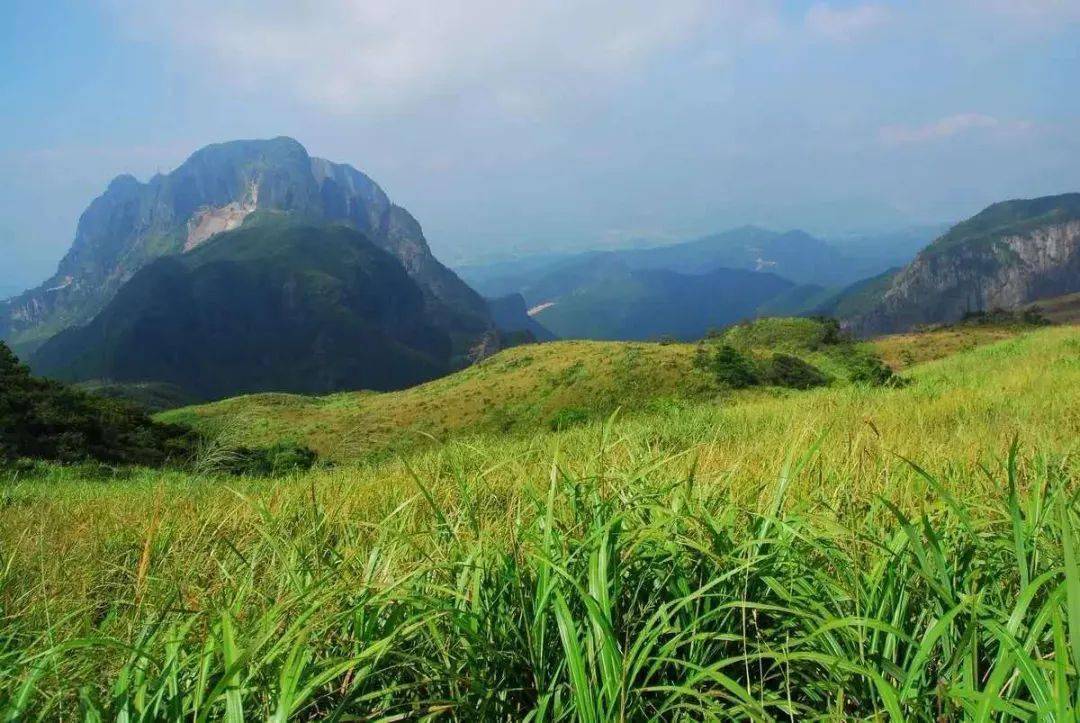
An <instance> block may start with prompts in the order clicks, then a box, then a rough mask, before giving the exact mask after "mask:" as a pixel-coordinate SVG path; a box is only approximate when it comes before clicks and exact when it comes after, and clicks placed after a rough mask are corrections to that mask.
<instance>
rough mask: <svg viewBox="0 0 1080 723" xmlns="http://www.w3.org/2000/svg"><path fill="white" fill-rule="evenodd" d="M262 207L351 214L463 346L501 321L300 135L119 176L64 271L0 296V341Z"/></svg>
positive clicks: (23, 345)
mask: <svg viewBox="0 0 1080 723" xmlns="http://www.w3.org/2000/svg"><path fill="white" fill-rule="evenodd" d="M257 211H273V212H279V213H285V214H288V215H290V216H293V217H296V218H304V219H308V220H310V221H312V222H313V223H342V224H345V225H348V226H351V227H352V228H354V229H356V230H357V231H359V232H360V233H362V234H364V235H365V236H366V237H367V238H368V239H369V240H370V241H371V242H372V243H374V244H375V245H376V246H378V247H379V248H381V249H383V250H385V251H387V252H389V253H391V254H392V255H393V256H395V257H396V258H397V259H398V261H399V262H400V263H401V264H402V265H403V267H404V269H405V271H406V273H407V274H408V275H409V277H410V278H412V279H413V280H414V281H415V282H416V283H417V284H418V285H419V287H420V289H421V291H422V293H423V296H424V303H425V308H426V312H427V313H428V314H429V315H430V316H431V318H432V319H433V321H435V322H436V323H438V324H439V325H440V326H442V327H443V328H444V329H445V330H446V331H447V333H449V335H450V337H451V340H452V342H453V349H454V355H455V356H456V357H457V358H459V359H462V360H463V359H465V357H466V356H467V354H468V352H469V350H470V348H472V347H473V346H474V345H476V344H477V343H479V342H481V341H482V340H483V338H484V336H485V335H486V334H488V333H489V332H490V330H491V329H492V324H491V318H490V315H489V313H488V309H487V305H486V304H485V303H484V300H483V299H482V298H481V297H480V296H479V295H478V294H477V293H476V292H474V291H473V290H472V289H471V288H469V286H468V285H466V284H465V283H464V282H462V281H461V280H460V279H459V278H458V277H457V276H456V275H455V274H454V273H453V272H451V271H450V270H449V269H447V268H446V267H445V266H443V265H442V264H441V263H439V262H438V260H436V259H435V257H434V256H432V254H431V251H430V249H429V248H428V245H427V241H426V240H425V239H424V235H423V232H422V231H421V228H420V224H419V223H417V222H416V220H415V219H414V218H413V217H412V216H411V215H410V214H409V212H408V211H406V210H405V209H403V208H401V207H400V206H396V205H394V204H393V203H391V201H390V200H389V199H388V198H387V196H386V194H385V193H384V192H383V191H382V189H381V188H379V186H378V185H377V184H376V183H375V182H374V181H372V180H371V179H370V178H368V177H367V176H366V175H364V174H363V173H361V172H360V171H357V170H356V169H355V168H352V167H351V166H348V165H344V164H338V163H332V162H330V161H327V160H324V159H321V158H313V157H311V156H309V155H308V153H307V151H306V150H305V149H304V147H303V146H302V145H300V144H299V143H298V142H296V141H295V140H293V139H291V138H274V139H271V140H254V141H232V142H229V143H219V144H215V145H211V146H207V147H206V148H203V149H201V150H199V151H197V152H195V153H194V154H192V156H191V157H190V158H188V160H187V161H185V162H184V163H183V164H182V165H181V166H180V167H179V168H177V169H176V170H175V171H173V172H171V173H168V174H164V175H162V174H159V175H157V176H154V177H153V178H152V179H150V181H149V182H147V183H140V182H139V181H137V180H136V179H134V178H133V177H131V176H120V177H118V178H116V179H115V180H113V181H112V183H110V184H109V187H108V189H107V190H106V191H105V193H104V194H102V195H101V196H99V197H98V198H97V199H95V200H94V201H93V203H91V204H90V206H89V208H87V209H86V211H85V212H84V213H83V214H82V217H81V218H80V219H79V224H78V228H77V230H76V233H75V241H74V243H73V244H72V247H71V250H70V251H69V252H68V253H67V255H66V256H65V257H64V259H63V260H62V261H61V262H60V266H59V268H58V270H57V272H56V274H55V275H54V276H53V277H52V278H50V279H49V280H47V281H46V282H45V283H44V284H42V285H41V286H39V287H38V288H36V289H34V290H32V291H28V292H26V293H24V294H22V295H21V296H18V297H16V298H15V299H13V300H10V301H8V302H7V303H4V304H0V338H4V339H6V340H8V341H9V342H10V343H11V345H12V347H13V348H15V349H16V350H17V351H20V352H22V353H24V354H25V353H26V352H28V351H32V350H33V349H35V348H36V347H37V346H39V345H41V344H42V343H43V342H44V341H45V340H47V339H48V338H49V337H51V336H53V335H54V334H56V333H57V332H60V331H62V330H64V329H67V328H69V327H72V326H77V325H81V324H85V323H87V322H89V321H90V320H91V319H92V318H94V316H95V315H96V314H97V313H98V312H100V311H101V310H102V309H103V308H105V306H106V304H108V302H109V301H110V300H111V299H112V298H113V297H114V296H116V294H117V293H118V292H119V290H120V288H121V287H122V286H123V285H124V284H125V283H126V282H127V281H128V280H129V279H131V278H132V277H133V276H134V275H135V273H136V272H138V271H139V270H140V269H142V268H143V267H145V266H146V265H147V264H149V263H150V262H151V261H153V260H155V259H157V258H161V257H163V256H168V255H175V254H183V253H187V252H190V251H192V250H194V249H197V248H198V247H199V246H200V245H202V244H204V243H205V242H206V241H207V240H208V239H210V238H211V237H212V236H214V235H215V234H217V233H220V232H223V231H228V230H232V229H235V228H239V227H240V226H242V225H244V224H245V223H246V222H247V220H248V218H249V217H250V216H251V215H252V214H254V213H256V212H257Z"/></svg>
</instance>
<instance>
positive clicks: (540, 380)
mask: <svg viewBox="0 0 1080 723" xmlns="http://www.w3.org/2000/svg"><path fill="white" fill-rule="evenodd" d="M693 359H694V346H693V345H689V344H670V345H659V344H647V343H621V342H590V341H564V342H552V343H547V344H531V345H526V346H521V347H515V348H512V349H508V350H506V351H504V352H501V353H500V354H497V355H496V356H494V357H491V358H489V359H486V360H484V361H483V362H481V363H479V364H476V365H473V366H471V367H469V368H467V369H465V370H463V371H460V372H457V373H456V374H452V375H450V376H447V377H444V378H442V379H437V380H435V381H432V382H428V383H427V384H422V385H420V386H417V387H413V388H411V389H406V390H404V391H400V392H387V393H381V394H380V393H373V392H345V393H341V394H331V395H327V396H322V397H309V396H301V395H288V394H257V395H250V396H245V397H236V398H233V399H227V400H225V401H222V402H217V403H213V404H207V405H202V406H197V407H189V408H184V409H179V410H174V411H170V412H167V413H165V414H163V415H160V418H161V419H162V420H168V421H172V422H179V423H184V424H189V425H192V426H195V427H198V428H202V429H209V430H216V429H218V428H221V427H226V428H228V429H230V430H234V431H235V432H236V433H237V434H238V438H239V439H238V441H241V442H244V443H248V444H255V445H262V444H267V443H269V442H272V441H275V440H278V439H282V438H287V439H291V440H294V441H297V442H302V443H304V444H307V445H309V446H311V447H312V448H313V449H315V450H316V451H318V452H319V453H320V454H321V455H323V456H325V457H328V458H330V459H334V460H338V461H342V460H354V459H357V458H361V457H364V456H368V455H370V454H372V453H380V454H385V453H386V451H387V450H402V449H411V448H414V447H416V446H418V445H430V444H432V443H436V442H439V441H443V440H446V439H449V438H453V437H458V436H460V435H462V434H474V433H477V432H498V433H514V434H532V433H533V432H535V431H536V430H538V429H544V428H547V427H548V426H549V424H550V422H551V421H552V420H553V419H555V418H556V417H557V416H558V415H559V414H560V413H561V412H563V411H564V410H567V409H583V410H588V412H589V413H590V414H591V415H592V417H593V418H594V419H600V418H602V417H604V416H606V415H607V414H610V413H611V412H612V411H614V410H615V409H616V408H618V407H620V406H625V407H628V408H634V409H637V408H639V407H640V406H642V405H644V406H646V407H653V408H655V407H656V406H657V405H660V406H663V405H665V404H670V403H678V401H679V400H682V401H684V402H685V401H688V400H700V399H704V398H708V397H711V396H713V395H715V394H716V392H717V390H716V388H715V385H714V384H712V383H711V382H710V380H709V378H708V376H707V375H706V374H704V373H702V372H701V371H699V370H696V369H695V368H694V365H693Z"/></svg>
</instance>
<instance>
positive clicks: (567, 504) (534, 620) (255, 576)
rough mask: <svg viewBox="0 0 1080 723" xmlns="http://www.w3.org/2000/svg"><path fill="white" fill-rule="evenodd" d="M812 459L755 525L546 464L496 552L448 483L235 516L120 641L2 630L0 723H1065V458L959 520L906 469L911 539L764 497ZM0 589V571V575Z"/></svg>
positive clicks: (1069, 557)
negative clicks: (208, 573)
mask: <svg viewBox="0 0 1080 723" xmlns="http://www.w3.org/2000/svg"><path fill="white" fill-rule="evenodd" d="M608 444H609V443H605V445H603V446H601V452H603V451H604V449H606V448H607V446H608ZM816 453H817V452H816V449H815V448H814V447H813V446H812V447H811V448H810V449H809V450H808V451H807V452H806V453H805V454H803V455H802V456H801V457H800V458H799V459H789V460H788V461H787V462H786V463H784V464H783V466H782V468H781V471H780V474H779V477H778V479H776V480H768V481H766V480H763V484H766V485H767V487H768V488H769V490H770V501H769V502H768V504H767V505H765V507H764V509H761V510H758V511H753V510H749V509H745V508H740V507H737V506H734V505H732V504H731V503H730V500H729V499H728V498H727V496H726V495H723V494H720V493H719V492H718V489H719V488H717V487H716V486H713V485H703V484H699V483H698V482H697V481H696V480H695V477H694V475H693V474H692V473H691V474H688V475H685V476H684V477H682V478H681V479H673V480H670V481H669V482H666V483H665V482H658V481H657V480H656V479H655V477H654V476H653V475H652V474H651V473H650V466H649V465H644V466H639V467H638V468H637V469H636V470H633V471H628V472H623V473H617V474H613V473H612V471H611V470H610V469H606V468H605V467H603V466H602V463H601V462H600V461H599V460H597V465H598V466H597V468H596V472H595V473H593V474H574V473H571V472H569V471H568V470H567V469H565V468H563V467H562V466H561V465H559V464H555V465H553V466H552V468H551V471H550V476H549V478H548V482H547V483H546V489H543V490H541V491H538V492H537V493H536V494H532V495H523V496H521V497H520V498H519V501H518V503H517V504H516V506H515V508H514V509H512V510H509V511H508V513H507V514H508V515H509V519H511V520H512V524H510V525H509V526H505V527H500V528H499V529H495V528H492V527H491V526H489V525H487V524H485V523H484V522H483V521H482V520H483V519H490V517H491V510H490V509H486V508H485V507H486V505H485V502H484V501H483V500H482V499H481V498H482V490H481V489H479V488H477V487H476V486H474V482H475V481H474V480H470V479H469V478H467V477H460V478H458V479H456V480H454V482H455V483H456V484H457V485H459V493H458V495H457V496H456V502H455V503H449V502H448V501H446V500H443V499H441V498H440V495H437V494H436V493H434V492H433V491H432V490H430V489H429V488H428V487H427V486H425V484H424V482H423V480H422V479H420V478H419V477H418V478H417V479H416V480H415V481H414V483H415V485H416V494H415V495H413V496H412V497H410V498H409V499H408V500H407V501H406V502H405V503H403V504H401V505H400V506H398V507H397V508H396V509H394V510H391V511H389V513H388V514H387V515H386V516H385V517H384V518H383V519H381V520H378V521H368V520H359V519H355V518H346V519H340V518H339V519H335V518H334V517H333V516H332V515H330V514H328V513H327V511H326V510H324V509H323V505H324V504H325V503H326V500H320V499H318V497H314V498H308V499H304V498H303V497H302V496H298V497H295V498H293V499H291V500H289V501H288V502H287V503H285V504H280V505H272V504H268V503H266V502H263V501H257V500H246V501H242V503H243V504H247V505H251V506H252V508H253V510H254V511H255V512H256V513H257V514H258V516H259V519H258V522H257V523H256V524H255V525H254V538H253V539H250V540H248V541H247V542H246V543H245V544H244V547H243V549H241V548H240V547H238V546H237V545H236V544H235V543H234V542H233V541H232V540H230V539H228V538H227V537H225V538H218V536H217V532H216V531H215V530H201V531H199V532H197V533H196V534H198V535H201V536H203V540H202V541H201V542H202V544H206V545H208V546H211V547H214V548H215V553H214V554H213V555H210V556H209V557H208V558H207V559H206V560H204V562H210V561H212V564H215V565H217V566H218V567H219V570H218V571H217V573H216V574H217V575H218V576H220V579H221V580H223V581H225V582H226V583H227V584H223V585H219V586H217V587H213V588H205V589H204V590H203V592H204V593H205V597H201V598H196V599H185V597H184V595H183V594H182V591H180V590H177V591H175V593H174V595H173V596H172V597H171V599H167V600H164V601H162V603H161V604H156V605H153V606H150V605H145V604H143V603H142V602H141V601H140V599H139V596H138V593H137V589H138V587H137V585H138V581H136V587H135V588H134V590H135V592H133V593H132V596H131V597H130V598H129V599H128V600H126V606H125V608H124V612H123V613H122V614H123V616H124V617H125V618H126V619H127V620H128V621H130V623H131V627H130V634H128V635H116V634H114V635H102V634H97V633H94V632H92V631H91V632H89V633H88V634H84V635H81V636H77V637H70V638H68V639H64V640H60V639H57V634H56V631H59V630H62V629H63V628H64V622H65V621H63V620H61V619H53V618H47V620H46V623H47V624H46V625H45V626H41V625H40V624H32V621H31V620H30V619H26V620H24V619H22V618H21V617H20V616H19V615H18V614H17V612H16V613H14V614H13V613H12V612H7V613H6V615H5V624H4V626H3V632H2V633H0V635H2V637H0V681H2V682H0V690H2V693H0V709H3V710H4V711H5V714H6V715H7V717H8V718H9V719H19V718H21V717H26V718H35V717H36V718H41V719H57V718H61V717H62V718H66V719H71V718H83V719H87V720H114V719H115V720H217V719H226V720H242V719H245V718H247V719H269V720H291V719H330V720H357V719H360V720H369V719H400V718H417V717H426V716H433V717H439V716H442V717H449V718H455V719H464V720H480V719H513V720H519V719H529V720H585V721H608V720H642V719H678V720H700V719H717V718H719V719H731V718H736V719H752V720H785V719H786V720H794V719H798V720H803V719H806V718H814V717H826V718H891V719H923V720H930V719H954V718H959V717H965V718H972V719H978V720H988V719H994V720H998V719H1003V718H1020V719H1041V720H1050V719H1054V720H1071V719H1072V718H1071V717H1072V715H1073V711H1074V709H1075V705H1076V703H1077V696H1078V695H1080V678H1078V675H1077V671H1078V669H1080V567H1078V564H1080V563H1078V560H1077V553H1078V550H1080V539H1078V538H1077V535H1076V529H1077V525H1078V524H1080V520H1078V516H1077V511H1076V507H1075V500H1074V498H1073V485H1072V482H1074V481H1075V479H1074V478H1073V475H1074V473H1075V469H1074V468H1071V467H1070V462H1069V460H1066V459H1062V458H1054V457H1051V456H1039V455H1024V454H1022V453H1021V452H1020V451H1019V450H1018V448H1017V447H1016V446H1014V447H1012V448H1011V449H1010V450H1009V451H1008V454H1007V455H1006V457H1005V459H1004V460H1003V461H1002V463H1001V465H1000V466H999V467H998V468H997V469H993V470H987V471H986V474H987V475H989V476H990V477H991V478H992V480H993V482H994V485H995V486H996V487H998V488H999V489H1000V490H1002V494H1001V495H1000V496H999V498H997V499H995V500H987V501H986V504H984V505H981V506H979V507H978V508H973V507H972V506H970V505H967V504H961V503H960V502H959V501H957V500H956V499H954V498H953V497H952V496H951V495H949V493H948V492H947V491H946V489H945V487H944V486H943V485H942V484H940V483H939V482H938V480H937V478H936V477H934V476H933V475H932V474H930V473H929V472H923V471H922V470H918V469H916V470H914V472H915V474H918V475H920V476H923V478H924V479H925V481H926V482H927V484H928V485H929V487H930V488H931V489H934V490H937V493H936V494H937V495H938V497H937V501H939V502H940V503H941V504H940V505H938V506H935V507H934V511H933V512H932V513H928V514H924V515H921V516H919V517H915V518H909V517H908V516H907V515H905V513H904V512H902V511H901V510H900V509H899V508H897V507H895V506H894V505H892V504H891V503H889V502H886V501H882V502H881V503H880V505H879V506H877V507H876V508H875V509H871V510H867V512H866V513H865V514H864V515H863V516H862V518H861V520H860V519H854V520H853V521H852V522H851V523H850V524H840V523H839V522H838V521H836V520H835V519H833V520H829V519H828V518H822V517H821V516H819V515H812V514H808V513H807V512H806V511H803V510H800V505H799V504H798V503H797V501H793V500H789V499H787V498H786V495H787V491H788V490H789V489H790V482H791V481H793V480H796V479H798V478H799V477H800V476H802V475H804V474H806V472H807V470H808V469H809V468H810V466H811V464H812V462H813V460H814V457H815V455H816ZM600 456H602V454H601V455H600ZM662 461H664V460H657V461H656V462H662ZM882 514H884V515H885V518H886V519H888V520H889V522H888V523H887V524H882V523H881V519H882V517H881V516H882ZM159 529H160V528H159V526H158V525H157V524H156V523H155V524H151V525H148V527H147V530H148V532H147V535H148V537H147V540H146V541H145V546H146V547H147V548H148V549H150V550H152V551H153V550H154V549H155V548H160V547H161V546H162V545H167V544H168V541H167V540H161V539H153V536H154V535H156V534H158V530H159ZM215 538H217V539H215ZM151 554H154V553H153V552H152V553H151ZM157 554H161V551H160V550H158V553H157ZM139 567H140V566H136V569H139ZM0 570H3V571H4V574H5V575H10V574H11V570H12V566H11V562H10V559H9V560H6V561H5V564H4V565H2V566H0ZM193 572H194V571H193ZM17 583H18V581H17V580H12V579H11V578H10V577H7V576H5V577H0V589H2V590H3V594H4V600H5V608H6V610H9V611H13V610H17V606H18V596H19V592H20V591H19V590H18V589H17V586H16V584H17ZM13 588H14V589H13ZM92 612H93V611H87V610H73V611H68V612H67V613H66V614H67V615H73V616H84V615H87V614H92ZM58 614H59V613H58ZM106 614H108V613H106ZM112 614H116V613H115V612H114V613H112ZM99 615H100V613H99ZM102 622H103V621H102V620H99V621H97V623H96V624H95V625H91V628H93V627H108V626H103V625H102Z"/></svg>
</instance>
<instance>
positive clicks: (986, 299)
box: [839, 193, 1080, 336]
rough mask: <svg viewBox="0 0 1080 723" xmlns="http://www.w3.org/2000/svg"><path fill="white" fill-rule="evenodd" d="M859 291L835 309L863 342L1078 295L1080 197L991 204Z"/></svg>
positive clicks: (1066, 196)
mask: <svg viewBox="0 0 1080 723" xmlns="http://www.w3.org/2000/svg"><path fill="white" fill-rule="evenodd" d="M867 288H870V289H872V290H873V291H874V292H875V293H874V294H873V295H872V296H871V295H868V294H867V293H866V291H867ZM858 291H859V293H860V294H861V295H862V298H861V299H860V302H859V303H858V304H852V303H845V302H844V300H841V301H840V302H839V306H840V307H841V308H846V310H847V313H846V314H844V316H845V317H846V324H847V326H848V327H849V328H850V329H852V330H853V331H854V332H856V333H857V334H860V335H864V336H866V335H871V334H880V333H889V332H896V331H904V330H907V329H910V328H912V327H914V326H917V325H920V324H930V323H942V322H953V321H957V320H958V319H960V318H961V317H963V316H964V314H966V313H969V312H976V311H986V310H990V309H995V308H1002V309H1013V308H1016V307H1018V306H1021V305H1023V304H1026V303H1028V302H1031V301H1035V300H1037V299H1040V298H1045V297H1051V296H1058V295H1061V294H1067V293H1070V292H1074V291H1080V193H1072V194H1065V195H1061V196H1048V197H1044V198H1037V199H1032V200H1017V201H1005V202H1002V203H997V204H994V205H993V206H990V207H989V208H987V209H986V210H984V211H982V212H981V213H979V214H977V215H975V216H973V217H972V218H970V219H968V220H967V221H964V222H963V223H960V224H958V225H956V226H954V227H953V228H952V229H951V230H950V231H949V232H948V233H946V234H945V235H944V236H942V237H941V238H939V239H938V240H936V241H935V242H934V243H932V244H930V245H929V246H928V247H926V248H925V249H924V250H923V251H921V252H920V253H919V254H918V256H916V257H915V260H914V261H912V262H911V264H909V265H908V266H907V267H905V268H904V269H903V270H901V271H900V272H899V273H896V274H895V275H893V276H891V277H883V278H882V279H880V280H879V283H878V284H877V285H876V286H875V285H871V286H870V287H866V286H865V285H864V287H862V288H861V289H859V290H858Z"/></svg>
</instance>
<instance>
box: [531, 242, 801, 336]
mask: <svg viewBox="0 0 1080 723" xmlns="http://www.w3.org/2000/svg"><path fill="white" fill-rule="evenodd" d="M597 268H598V271H601V270H602V271H601V272H600V273H598V274H596V276H595V277H594V278H593V279H591V280H589V281H588V282H585V283H581V284H580V285H579V286H577V287H576V288H575V289H573V290H572V291H571V292H569V293H566V294H563V295H561V296H558V297H555V300H554V301H551V302H547V303H544V304H541V305H540V306H539V307H536V308H534V310H533V315H534V318H535V319H536V320H537V321H539V322H540V323H541V324H543V325H544V327H545V328H547V329H550V330H551V331H552V332H553V333H554V334H556V335H557V336H559V337H562V338H569V339H612V340H617V339H641V340H646V339H657V338H661V337H664V336H671V337H674V338H677V339H699V338H701V337H702V336H704V335H705V334H706V332H708V330H709V329H710V328H716V329H721V328H723V327H725V326H728V325H730V324H734V323H735V322H737V321H741V320H743V319H746V318H751V317H754V316H757V315H758V310H759V308H760V307H761V306H762V305H764V304H766V303H768V302H770V301H773V300H776V299H778V298H779V297H781V296H783V295H786V294H789V293H791V291H792V290H793V289H795V288H799V287H796V285H795V284H793V283H792V282H790V281H788V280H786V279H782V278H780V277H779V276H777V275H775V274H767V273H759V272H756V271H745V270H742V269H723V268H721V269H716V270H714V271H711V272H709V273H706V274H680V273H678V272H675V271H667V270H662V269H656V270H654V269H640V270H635V269H631V268H629V267H626V266H625V265H622V264H621V262H620V261H618V260H617V259H610V258H608V259H604V263H603V264H602V265H600V264H598V266H597ZM813 288H814V289H817V287H813Z"/></svg>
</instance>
